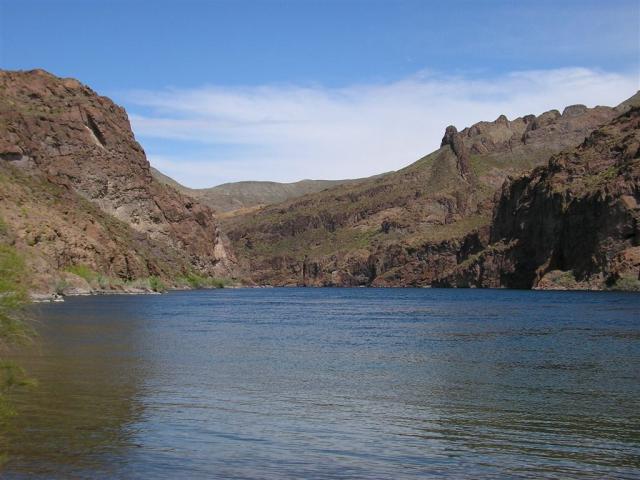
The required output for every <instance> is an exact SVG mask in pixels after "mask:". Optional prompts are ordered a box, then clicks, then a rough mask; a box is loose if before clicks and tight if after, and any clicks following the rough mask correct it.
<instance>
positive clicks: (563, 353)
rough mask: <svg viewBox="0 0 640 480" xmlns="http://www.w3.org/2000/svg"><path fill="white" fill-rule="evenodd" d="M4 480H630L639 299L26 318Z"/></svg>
mask: <svg viewBox="0 0 640 480" xmlns="http://www.w3.org/2000/svg"><path fill="white" fill-rule="evenodd" d="M38 311H39V318H40V323H39V330H40V332H41V341H40V343H39V345H38V347H37V348H35V349H33V350H30V351H28V352H25V353H24V354H23V356H22V358H20V359H19V361H20V362H22V363H23V364H26V365H27V366H28V367H29V369H30V371H31V372H32V374H33V376H35V377H37V378H38V380H39V382H40V387H39V388H38V389H37V390H36V391H35V392H31V393H28V394H21V395H20V396H18V397H17V398H16V401H17V403H18V406H19V410H20V416H19V417H18V418H17V419H16V420H15V422H14V423H13V424H12V425H11V427H10V431H9V432H8V433H7V439H8V441H9V450H10V454H11V460H10V462H9V464H8V465H7V466H6V467H5V471H4V472H2V473H3V478H4V477H6V478H34V477H35V478H167V479H169V478H212V477H215V478H274V479H275V478H301V477H307V478H429V477H434V478H438V477H442V476H449V477H453V478H518V477H522V478H612V477H618V478H633V477H638V476H640V320H639V316H640V315H639V313H640V296H638V295H633V294H609V293H607V294H597V293H578V292H576V293H568V292H555V293H554V292H516V291H473V290H471V291H464V290H369V289H270V290H260V289H248V290H216V291H201V292H181V293H172V294H168V295H163V296H138V297H131V296H119V297H95V298H76V299H71V300H69V301H68V302H66V303H65V304H62V305H46V306H41V307H39V308H38Z"/></svg>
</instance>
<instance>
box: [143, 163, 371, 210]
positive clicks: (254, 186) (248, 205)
mask: <svg viewBox="0 0 640 480" xmlns="http://www.w3.org/2000/svg"><path fill="white" fill-rule="evenodd" d="M151 173H152V174H153V176H154V177H155V178H156V180H158V181H159V182H161V183H164V184H165V185H169V186H171V187H173V188H175V189H176V190H178V191H179V192H180V193H183V194H185V195H188V196H190V197H192V198H195V199H197V200H199V201H200V202H201V203H203V204H205V205H208V206H209V207H211V208H213V209H214V210H216V211H218V212H229V213H230V212H234V211H236V212H238V211H246V210H248V209H249V210H250V209H255V208H256V207H262V206H265V205H270V204H273V203H280V202H284V201H286V200H289V199H292V198H296V197H301V196H303V195H307V194H309V193H315V192H320V191H322V190H325V189H327V188H329V187H333V186H336V185H342V184H345V183H357V182H361V181H362V180H363V179H354V180H300V181H299V182H293V183H279V182H257V181H246V182H233V183H224V184H222V185H218V186H216V187H212V188H189V187H185V186H184V185H181V184H180V183H178V182H176V181H175V180H174V179H172V178H171V177H169V176H167V175H165V174H163V173H162V172H160V171H159V170H157V169H155V168H153V167H152V168H151Z"/></svg>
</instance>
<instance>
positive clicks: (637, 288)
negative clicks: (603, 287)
mask: <svg viewBox="0 0 640 480" xmlns="http://www.w3.org/2000/svg"><path fill="white" fill-rule="evenodd" d="M611 290H623V291H626V292H640V280H639V279H638V278H636V277H635V276H633V275H623V276H621V277H620V278H619V279H618V280H617V281H616V282H615V283H614V284H613V286H612V287H611Z"/></svg>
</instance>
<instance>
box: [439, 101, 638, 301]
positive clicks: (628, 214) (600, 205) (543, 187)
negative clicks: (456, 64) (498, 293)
mask: <svg viewBox="0 0 640 480" xmlns="http://www.w3.org/2000/svg"><path fill="white" fill-rule="evenodd" d="M627 107H628V105H623V108H622V109H621V110H626V112H625V113H623V114H622V115H620V116H619V117H617V118H615V119H614V120H613V121H612V122H610V123H609V124H607V125H605V126H603V127H602V128H600V129H598V130H596V131H595V132H593V133H592V134H591V135H590V136H589V137H588V138H587V139H586V140H585V141H584V142H583V143H582V144H581V145H580V146H579V147H577V148H575V149H571V150H568V151H565V152H563V153H560V154H558V155H555V156H553V157H552V158H551V160H550V161H549V163H548V165H546V166H544V167H540V168H537V169H535V170H533V172H531V173H530V174H528V175H525V176H522V177H520V178H518V179H515V180H512V181H509V182H507V183H505V185H504V186H503V188H502V192H501V195H500V199H499V201H498V204H497V206H496V209H495V212H494V217H493V222H492V225H491V232H490V243H489V245H488V247H487V248H486V249H485V250H483V251H482V252H480V253H479V254H477V255H476V256H475V257H474V258H472V259H470V260H468V261H466V262H464V263H463V264H461V265H459V266H458V267H457V268H456V269H455V270H454V271H453V272H452V273H451V274H449V275H448V276H446V277H445V278H443V279H441V280H440V281H439V282H438V284H439V285H442V286H475V287H510V288H545V289H554V288H571V289H577V288H584V289H602V288H608V287H612V286H614V287H616V286H617V287H620V288H634V289H635V288H640V106H638V107H632V108H627ZM565 114H567V110H565ZM570 114H572V115H579V114H580V110H578V109H575V108H573V109H572V110H571V111H570Z"/></svg>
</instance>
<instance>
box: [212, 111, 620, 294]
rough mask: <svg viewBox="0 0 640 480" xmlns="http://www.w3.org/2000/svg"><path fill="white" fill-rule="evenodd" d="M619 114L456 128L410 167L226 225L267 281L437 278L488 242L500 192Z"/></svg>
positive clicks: (546, 116)
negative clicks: (510, 180)
mask: <svg viewBox="0 0 640 480" xmlns="http://www.w3.org/2000/svg"><path fill="white" fill-rule="evenodd" d="M621 108H622V107H621ZM617 113H618V112H617V110H616V109H614V108H610V107H595V108H587V107H585V106H583V105H574V106H570V107H567V108H566V109H565V110H564V111H563V112H562V113H560V112H559V111H557V110H552V111H549V112H545V113H543V114H542V115H539V116H537V117H536V116H533V115H528V116H525V117H522V118H517V119H515V120H512V121H509V120H508V119H507V118H506V117H504V116H500V117H499V118H498V119H497V120H495V121H494V122H480V123H478V124H476V125H473V126H472V127H469V128H465V129H464V130H462V131H460V132H458V131H457V129H456V128H455V127H453V126H451V127H448V128H447V129H446V132H445V135H444V138H443V141H442V146H441V148H440V149H438V150H436V151H435V152H433V153H431V154H430V155H427V156H426V157H424V158H422V159H420V160H419V161H417V162H416V163H414V164H412V165H410V166H408V167H407V168H404V169H402V170H400V171H397V172H393V173H390V174H386V175H383V176H381V177H378V178H375V179H371V180H367V181H363V182H361V183H359V184H356V185H342V186H338V187H334V188H331V189H328V190H325V191H323V192H320V193H316V194H311V195H307V196H304V197H301V198H299V199H294V200H290V201H287V202H283V203H281V204H278V205H273V206H269V207H267V208H264V209H261V210H259V211H257V212H253V213H250V214H247V215H243V216H239V217H236V218H231V219H227V220H225V221H224V227H225V229H226V231H227V232H228V234H229V237H230V239H231V240H232V243H233V245H234V248H235V252H236V254H237V255H238V256H239V258H240V259H241V260H242V262H243V264H244V266H245V267H246V269H247V270H248V271H250V272H251V274H252V279H253V281H255V282H256V283H259V284H262V283H265V284H276V285H290V284H305V285H388V286H406V285H429V284H431V283H432V282H433V281H435V280H436V279H438V278H441V277H442V276H444V275H446V274H447V272H449V271H451V270H452V269H453V268H455V267H456V266H457V265H458V263H460V262H461V261H463V260H464V259H465V258H466V257H467V256H469V255H473V254H476V253H477V252H479V251H480V250H481V249H482V248H483V247H484V245H486V241H487V240H488V231H489V230H488V227H489V223H490V221H491V212H492V208H493V201H494V194H495V193H496V191H498V190H499V188H500V186H501V185H502V183H503V182H504V181H505V179H506V178H507V177H508V176H511V175H518V174H520V173H522V172H524V171H526V170H529V169H531V168H532V167H535V166H537V165H541V164H542V163H544V162H545V161H546V160H547V159H548V158H549V156H550V155H552V154H554V153H558V152H560V151H562V150H563V149H566V148H571V147H575V146H576V145H579V144H580V143H581V142H582V141H583V140H584V139H585V138H586V137H587V136H588V135H589V134H590V133H591V132H592V131H593V130H594V129H595V128H597V127H598V126H600V125H602V124H604V123H606V122H607V121H610V120H611V119H612V118H613V117H615V116H616V114H617Z"/></svg>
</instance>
